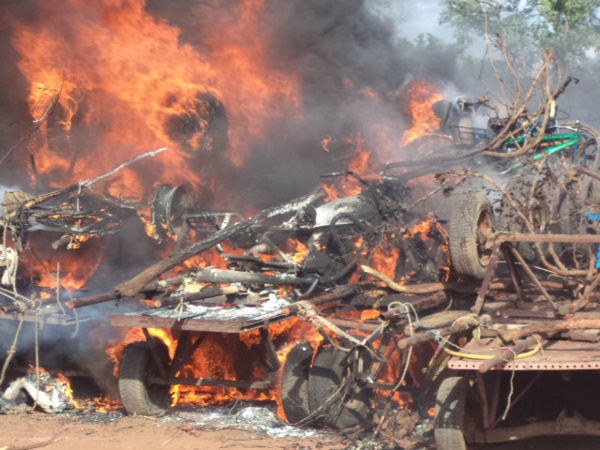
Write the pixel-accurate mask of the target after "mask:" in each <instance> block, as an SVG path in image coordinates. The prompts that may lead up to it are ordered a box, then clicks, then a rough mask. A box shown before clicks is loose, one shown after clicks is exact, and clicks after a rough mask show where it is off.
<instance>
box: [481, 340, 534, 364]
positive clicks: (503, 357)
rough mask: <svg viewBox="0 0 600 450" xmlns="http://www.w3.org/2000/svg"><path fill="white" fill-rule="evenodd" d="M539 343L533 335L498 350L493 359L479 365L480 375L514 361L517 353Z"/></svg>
mask: <svg viewBox="0 0 600 450" xmlns="http://www.w3.org/2000/svg"><path fill="white" fill-rule="evenodd" d="M540 341H541V338H540V337H539V336H536V335H533V336H529V337H528V338H526V339H523V340H521V341H518V342H516V344H515V345H513V346H512V347H508V348H503V349H500V350H498V351H497V352H496V353H495V354H494V356H493V358H491V359H488V360H486V361H483V362H482V363H481V364H480V365H479V371H480V372H481V373H485V372H487V371H488V370H490V369H493V368H494V367H496V366H499V365H500V364H503V363H505V362H507V361H510V360H512V359H515V358H516V356H517V355H518V354H519V353H521V352H523V351H525V350H527V349H529V348H531V347H533V346H534V345H536V344H539V343H540Z"/></svg>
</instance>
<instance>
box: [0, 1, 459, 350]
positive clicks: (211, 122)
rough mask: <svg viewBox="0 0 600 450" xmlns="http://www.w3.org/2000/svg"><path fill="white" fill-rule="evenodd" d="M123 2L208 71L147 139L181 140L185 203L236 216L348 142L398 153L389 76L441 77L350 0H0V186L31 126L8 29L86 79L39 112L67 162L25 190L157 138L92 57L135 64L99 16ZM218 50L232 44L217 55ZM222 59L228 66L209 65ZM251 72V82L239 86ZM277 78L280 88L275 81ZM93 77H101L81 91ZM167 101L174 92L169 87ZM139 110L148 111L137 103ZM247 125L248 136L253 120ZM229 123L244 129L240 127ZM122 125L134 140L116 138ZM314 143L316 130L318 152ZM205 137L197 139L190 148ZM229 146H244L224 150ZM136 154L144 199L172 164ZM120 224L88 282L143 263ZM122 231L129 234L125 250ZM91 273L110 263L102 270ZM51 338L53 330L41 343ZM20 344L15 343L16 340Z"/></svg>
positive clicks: (278, 198) (437, 66) (349, 154)
mask: <svg viewBox="0 0 600 450" xmlns="http://www.w3.org/2000/svg"><path fill="white" fill-rule="evenodd" d="M137 8H141V9H142V13H143V14H148V15H150V16H151V17H152V18H153V20H154V24H155V25H157V26H158V27H161V29H163V30H166V31H168V32H169V33H171V34H170V39H173V36H176V38H177V40H173V41H168V40H167V39H166V38H162V37H159V36H146V37H152V38H156V39H157V40H160V42H161V43H162V44H165V42H166V43H170V46H168V47H166V49H167V50H169V51H171V52H172V53H173V54H176V56H178V57H179V58H180V59H185V58H187V57H190V58H197V65H198V66H201V65H202V66H206V67H208V68H210V71H208V70H207V72H210V77H206V78H205V79H204V78H203V79H202V80H191V81H197V82H198V84H201V85H203V86H204V87H205V90H204V91H202V92H198V94H197V100H198V102H197V108H196V111H195V112H194V113H193V114H187V115H185V114H178V115H176V114H172V115H171V116H170V117H169V118H168V120H166V121H165V122H164V123H162V124H159V125H153V126H154V127H155V129H157V130H159V132H157V134H156V136H160V137H163V138H165V139H170V140H171V141H174V142H175V141H176V142H178V143H179V144H180V146H181V148H182V152H183V153H186V152H187V154H186V155H185V157H184V158H183V159H182V160H181V161H184V162H185V163H186V164H187V165H189V168H190V169H192V170H191V171H192V172H193V173H195V174H197V179H199V180H201V181H200V182H198V186H195V188H196V189H195V191H196V193H197V194H198V197H200V199H201V205H200V206H201V207H203V208H206V209H209V210H211V209H212V210H215V209H220V210H223V209H239V210H241V212H242V213H246V212H248V210H251V209H257V208H258V209H260V208H264V207H267V206H271V205H273V204H276V203H280V202H284V201H287V200H289V199H290V198H293V197H297V196H301V195H304V194H306V193H307V192H309V191H311V190H312V189H314V188H315V187H316V186H317V185H318V184H319V182H320V180H319V175H321V174H325V173H329V172H334V171H335V172H337V171H343V170H345V169H347V168H348V166H349V164H350V162H351V160H352V158H353V157H354V156H355V153H356V147H357V144H356V142H359V141H360V142H361V146H362V147H363V148H364V149H365V150H367V151H369V152H371V159H370V163H371V165H373V166H377V165H379V164H382V163H384V162H387V161H389V160H398V159H402V158H404V157H406V156H407V155H403V154H402V150H403V149H402V147H401V145H400V142H401V138H402V133H403V132H404V131H405V130H406V129H407V128H408V127H409V126H410V123H409V118H407V117H406V113H405V105H404V104H403V98H402V90H403V88H404V87H405V86H406V85H407V83H409V82H410V81H412V80H414V79H415V78H419V77H427V78H430V79H433V80H434V81H439V82H444V83H450V82H451V80H452V78H453V77H454V76H455V67H454V61H453V58H452V55H451V54H443V52H441V51H440V53H433V54H432V55H431V56H429V55H424V54H422V53H419V52H418V51H415V47H414V46H411V45H409V44H407V42H406V41H404V40H402V39H400V38H399V37H398V36H399V34H398V30H397V29H396V24H395V23H394V22H393V21H392V20H390V19H389V18H385V17H382V16H381V15H380V14H377V13H376V11H375V10H373V9H372V8H371V7H370V6H369V2H367V1H366V0H344V1H339V0H303V1H287V2H282V1H275V0H265V1H263V2H260V1H242V0H217V1H211V2H203V1H200V0H147V2H144V1H143V0H116V1H105V2H103V1H100V0H98V1H94V2H85V4H82V3H81V2H70V1H66V2H65V1H50V0H26V1H21V2H3V4H2V5H0V58H1V59H2V62H3V63H2V65H0V82H1V84H0V104H1V105H2V107H1V108H0V161H1V162H0V175H1V176H2V179H3V183H6V184H19V185H21V186H22V187H23V188H24V189H27V188H29V187H30V186H29V175H28V174H30V173H31V172H32V167H33V163H38V162H39V159H37V158H38V156H39V155H38V154H37V153H36V145H37V144H38V142H37V140H36V139H37V135H36V133H30V131H31V130H32V126H33V125H32V121H33V119H34V118H37V117H38V116H36V115H35V114H33V113H32V112H31V110H30V106H29V105H28V96H29V91H30V86H29V82H28V81H27V80H26V78H25V76H24V74H23V73H22V72H21V68H22V67H23V66H24V65H27V64H28V62H29V61H30V59H31V58H32V57H33V55H29V54H27V53H26V52H23V51H21V52H19V51H18V50H17V46H16V44H15V39H16V36H17V35H18V34H19V32H21V33H22V31H23V29H24V28H27V29H29V30H31V32H32V33H33V32H36V31H39V32H40V37H41V38H43V37H44V36H48V37H53V38H56V40H57V42H58V43H59V44H58V47H54V51H49V52H47V53H46V54H44V55H43V58H42V60H43V61H44V64H45V65H46V66H47V67H48V68H53V69H57V70H64V73H65V74H67V75H68V76H74V77H77V76H78V72H77V71H76V70H75V69H76V68H79V67H85V68H88V69H89V70H90V73H91V74H92V75H89V76H88V78H87V81H88V84H90V85H93V88H90V89H89V90H88V91H87V92H86V93H85V97H84V98H83V100H82V102H81V104H80V106H79V109H78V111H77V113H76V114H75V116H74V118H73V127H72V128H71V129H70V130H68V131H69V132H68V133H65V132H64V129H61V128H60V124H61V120H63V119H64V117H62V116H61V114H66V113H67V112H68V111H67V110H66V109H65V108H63V109H62V110H60V109H58V108H57V109H53V110H49V111H50V113H51V116H50V117H49V118H48V124H47V126H48V129H49V132H51V133H50V134H52V133H54V134H53V135H52V136H51V137H53V138H54V141H49V144H48V147H49V148H48V150H47V151H48V152H49V155H50V156H51V158H64V159H65V160H66V161H67V162H68V163H69V164H67V166H68V167H67V169H64V170H62V169H61V170H53V171H49V172H46V173H43V174H42V175H44V176H43V177H41V176H40V177H38V178H39V179H40V180H42V183H41V185H38V186H37V187H39V188H49V187H50V186H54V187H56V186H64V185H66V184H68V182H66V181H64V179H63V178H61V177H62V176H65V177H68V179H69V180H77V179H86V178H87V179H89V178H91V177H90V176H87V177H86V176H84V175H83V172H81V174H80V173H78V172H77V169H78V168H79V169H81V170H83V169H85V170H91V171H95V175H99V174H101V173H103V172H105V171H106V169H107V168H105V167H102V166H101V165H100V161H99V159H98V160H94V158H93V152H94V151H98V150H99V149H100V150H101V151H102V152H104V153H108V152H112V153H110V155H109V158H107V159H108V162H109V163H110V164H112V167H108V169H111V168H113V167H115V166H116V165H117V164H118V163H121V162H123V160H127V159H128V158H127V157H122V155H121V153H122V152H124V151H125V149H126V148H129V147H135V148H136V149H137V154H140V153H142V152H144V151H148V150H153V149H155V148H159V147H162V146H163V142H161V141H160V139H158V138H157V140H156V142H154V141H150V140H148V138H142V135H141V133H139V132H138V131H139V129H141V128H142V126H141V125H138V124H137V123H136V122H135V120H134V119H133V118H135V117H138V116H135V115H134V114H133V112H132V111H133V107H126V106H125V105H124V103H125V97H126V95H125V94H127V90H128V87H127V86H126V87H125V88H124V89H125V92H119V91H117V90H116V89H115V90H109V88H110V89H114V86H115V84H116V81H122V80H123V79H125V80H126V79H127V75H126V74H125V75H124V74H123V73H121V72H119V71H114V70H112V69H107V67H106V64H108V62H107V61H106V60H105V59H103V58H102V57H100V56H99V50H100V49H106V48H111V47H113V48H114V52H120V55H119V56H120V57H121V58H120V59H119V61H120V63H121V68H122V69H123V70H125V69H130V68H131V67H136V64H137V63H134V62H132V61H131V59H130V58H129V56H131V57H134V56H137V55H136V52H142V51H144V50H147V49H145V48H134V49H129V48H123V47H120V41H119V40H118V39H119V36H118V32H117V30H116V28H115V27H116V26H117V25H118V24H119V17H120V16H124V17H128V18H131V20H133V19H134V18H135V17H136V16H134V15H133V12H135V10H137ZM140 24H141V22H140ZM83 26H85V27H87V28H89V29H92V30H94V31H95V33H94V34H93V35H92V37H91V38H90V37H88V38H86V39H85V40H84V39H83V38H82V37H81V36H79V35H78V34H77V31H78V29H80V28H81V27H83ZM140 26H141V25H140ZM21 37H22V34H21ZM165 45H166V44H165ZM189 47H191V48H192V49H193V50H194V51H195V53H194V54H192V52H190V51H189ZM159 48H160V50H154V51H151V52H149V53H152V54H153V56H157V57H159V60H160V56H161V55H160V54H158V55H157V53H160V51H164V50H165V47H159ZM234 50H235V51H237V52H238V53H235V54H234V53H232V52H233V51H234ZM228 52H229V53H228ZM232 59H235V60H236V62H237V63H238V64H237V65H231V66H229V68H228V69H227V70H225V69H223V68H224V67H228V66H227V64H226V63H227V62H228V61H229V60H232ZM194 61H196V60H194ZM142 63H143V61H142ZM244 63H245V64H244ZM150 69H157V70H159V71H160V72H161V74H162V76H163V78H162V80H163V81H166V82H169V81H172V80H169V77H168V75H169V73H172V74H173V77H175V76H176V74H175V67H169V66H168V64H167V63H166V62H165V63H163V64H156V65H155V67H148V66H144V65H142V64H141V63H140V69H139V70H140V71H147V70H150ZM257 80H258V82H256V81H257ZM73 81H74V82H75V83H78V82H80V81H81V80H77V79H75V80H73ZM251 81H254V82H255V83H254V84H250V82H251ZM135 82H136V81H135V80H134V79H132V80H131V83H135ZM288 84H291V85H293V87H294V88H295V89H296V90H295V91H294V92H292V93H288V91H286V89H287V87H288ZM100 85H102V86H108V88H105V89H104V90H102V89H99V88H97V86H100ZM272 86H275V87H277V89H275V92H276V95H273V94H270V93H269V94H267V93H266V91H267V90H268V88H270V87H272ZM177 87H179V86H175V88H177ZM175 88H174V92H175V91H176V89H175ZM263 92H264V93H263ZM296 92H297V93H298V98H296V94H295V93H296ZM143 93H144V97H143V98H142V99H141V100H140V99H139V98H138V99H137V104H136V107H139V109H140V110H141V111H142V112H146V110H147V108H146V107H145V105H144V102H146V103H153V102H155V103H161V102H163V103H164V102H165V98H163V97H160V98H159V97H158V94H156V95H157V97H156V98H155V97H153V93H154V90H153V87H152V85H148V86H147V87H146V88H145V89H144V92H143ZM236 97H239V98H236ZM170 101H171V102H172V103H176V102H177V98H176V96H175V95H174V96H173V99H170ZM140 103H141V106H140ZM253 106H261V107H262V109H263V110H266V111H268V113H267V114H265V115H264V118H261V119H260V120H258V119H257V113H256V112H255V111H254V109H253V108H252V107H253ZM165 108H166V107H165ZM121 109H123V111H125V112H126V113H125V114H124V115H123V116H115V115H114V112H115V111H117V110H121ZM84 116H85V117H84ZM142 116H143V115H142ZM143 118H144V119H148V120H150V119H152V118H153V117H152V116H151V115H150V114H146V115H145V116H143ZM84 119H85V120H84ZM204 119H205V120H206V122H207V123H208V125H207V127H206V128H202V126H201V125H200V122H201V121H202V120H204ZM257 124H258V125H259V126H260V127H259V128H261V129H260V132H257V131H256V129H255V128H253V126H256V125H257ZM143 125H144V126H147V124H143ZM241 126H245V127H247V128H244V129H243V130H240V128H239V127H241ZM159 128H160V129H159ZM115 129H116V130H118V132H119V133H121V134H122V135H123V136H124V138H123V142H120V145H119V146H114V145H107V144H106V139H105V135H106V133H108V132H109V131H111V132H114V130H115ZM200 132H205V133H207V134H208V135H209V137H210V140H208V141H207V142H203V143H201V144H202V145H198V142H197V139H196V138H197V136H198V135H199V133H200ZM128 135H133V136H134V137H137V138H138V141H136V140H133V141H125V136H128ZM324 140H328V142H329V144H328V145H327V148H324V145H323V141H324ZM207 146H208V147H211V148H210V149H209V150H206V149H205V147H207ZM236 146H237V147H243V148H245V149H246V150H247V151H246V152H245V153H244V154H241V155H233V157H232V155H231V153H232V151H233V150H232V149H234V148H236ZM165 153H166V152H165ZM78 158H79V159H78ZM84 158H85V161H90V163H86V164H80V165H81V166H84V167H79V166H78V165H77V164H78V163H79V162H80V161H83V160H84ZM137 164H139V166H138V165H136V167H135V169H136V170H138V167H140V168H141V169H140V170H139V171H138V174H140V175H143V176H145V184H146V185H145V189H146V190H145V192H144V194H145V200H149V199H148V192H149V191H150V190H151V189H154V188H155V187H156V184H158V183H164V182H171V183H173V184H175V183H181V184H183V183H189V182H190V179H188V178H186V177H185V176H179V178H171V179H169V180H168V181H167V180H165V176H166V174H165V173H164V172H163V171H162V168H161V166H160V165H159V164H157V163H156V162H155V161H154V160H150V159H148V160H144V161H142V162H140V163H137ZM177 164H183V163H181V162H179V161H178V162H176V163H173V165H174V166H175V167H176V168H177ZM186 168H188V167H186ZM175 172H177V171H175ZM86 173H87V172H86ZM78 177H79V178H78ZM171 177H173V175H171ZM65 179H66V178H65ZM192 182H195V181H194V180H192ZM61 183H62V184H61ZM150 198H151V197H150ZM133 228H134V230H133V231H132V232H131V233H128V232H129V231H131V230H129V229H128V228H127V229H125V230H124V232H123V233H121V234H120V235H119V236H120V237H119V238H116V237H115V238H114V239H113V240H111V242H109V246H110V245H112V246H113V247H115V250H110V249H109V250H110V251H107V259H106V263H105V265H104V266H103V267H102V268H101V269H100V270H99V271H98V274H97V276H96V277H95V278H94V279H93V280H91V281H90V286H91V289H99V290H102V289H104V290H106V289H107V287H112V286H113V285H114V284H113V281H114V280H112V279H110V278H109V277H110V276H111V274H114V272H115V268H116V269H117V271H118V274H119V275H121V276H124V277H128V276H131V275H133V273H130V272H137V271H138V270H140V269H141V268H140V267H139V266H138V265H137V264H148V260H149V258H150V255H151V254H152V252H151V251H150V250H152V249H153V247H152V244H151V243H144V242H141V241H142V240H141V238H139V236H143V235H144V234H143V232H142V231H140V230H139V229H138V228H139V224H138V223H135V224H134V225H133ZM119 239H120V240H119ZM131 242H134V243H135V244H134V246H133V247H131ZM127 244H129V247H127ZM132 249H133V250H134V251H132ZM105 270H108V272H110V273H108V274H106V273H103V271H105ZM100 315H102V314H100ZM63 334H64V333H63ZM58 335H61V333H58ZM63 337H64V336H63ZM55 339H58V336H53V337H52V338H51V339H49V342H52V341H54V340H55ZM26 344H31V342H25V341H24V345H26ZM81 347H82V348H85V347H86V346H85V345H83V344H82V346H81ZM84 353H85V352H84Z"/></svg>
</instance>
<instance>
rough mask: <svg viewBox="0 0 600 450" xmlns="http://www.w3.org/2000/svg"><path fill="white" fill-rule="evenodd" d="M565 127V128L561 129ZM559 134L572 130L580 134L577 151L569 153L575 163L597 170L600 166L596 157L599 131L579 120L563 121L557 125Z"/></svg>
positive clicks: (599, 161)
mask: <svg viewBox="0 0 600 450" xmlns="http://www.w3.org/2000/svg"><path fill="white" fill-rule="evenodd" d="M562 128H566V129H567V130H562ZM557 131H558V132H559V133H560V134H564V133H565V132H573V131H575V132H576V133H578V134H580V142H579V145H578V146H577V152H576V154H575V155H573V152H571V153H570V154H569V156H571V158H572V160H573V162H574V163H575V164H578V165H581V166H584V167H586V168H588V169H590V170H593V171H597V170H598V168H599V167H600V158H599V157H597V156H598V155H597V153H598V145H599V142H600V131H598V130H596V129H595V128H594V127H591V126H589V125H586V124H583V123H580V122H563V123H560V124H559V125H558V127H557Z"/></svg>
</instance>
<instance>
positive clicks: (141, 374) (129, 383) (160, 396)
mask: <svg viewBox="0 0 600 450" xmlns="http://www.w3.org/2000/svg"><path fill="white" fill-rule="evenodd" d="M151 345H153V346H154V348H155V349H156V351H157V353H158V356H159V358H160V360H161V363H162V364H163V367H168V365H169V362H170V358H169V351H168V349H167V346H166V345H165V344H164V343H163V342H162V341H161V340H159V339H154V340H153V341H152V343H150V342H147V341H139V342H132V343H131V344H129V345H128V346H127V347H125V351H124V352H123V355H122V356H121V363H120V369H119V394H120V395H121V401H122V402H123V406H124V407H125V410H126V411H127V412H128V413H129V414H139V415H143V416H156V415H158V414H162V413H163V412H164V411H165V407H166V406H168V405H167V404H166V400H167V393H168V392H169V386H168V385H162V384H160V385H158V384H151V383H150V379H151V378H152V377H157V376H159V375H160V371H159V370H158V367H156V364H155V362H154V358H153V356H152V351H151V348H150V346H151Z"/></svg>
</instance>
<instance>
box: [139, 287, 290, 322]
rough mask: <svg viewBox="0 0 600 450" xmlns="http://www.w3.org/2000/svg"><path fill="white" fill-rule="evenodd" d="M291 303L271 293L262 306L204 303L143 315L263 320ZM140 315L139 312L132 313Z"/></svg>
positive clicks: (224, 319)
mask: <svg viewBox="0 0 600 450" xmlns="http://www.w3.org/2000/svg"><path fill="white" fill-rule="evenodd" d="M288 305H289V302H288V301H287V300H285V299H282V298H278V297H277V296H276V295H275V294H270V295H269V299H268V300H267V301H266V302H264V303H261V304H260V306H245V305H232V306H203V305H188V304H186V305H184V309H183V312H180V311H178V310H176V309H175V310H174V309H172V308H169V309H157V310H154V311H144V313H143V315H154V316H157V317H172V316H173V315H175V317H180V315H181V317H182V318H194V319H198V320H219V321H229V320H262V319H266V318H268V317H270V316H272V315H274V314H276V313H279V312H281V310H282V309H283V308H285V307H286V306H288ZM131 315H139V313H131Z"/></svg>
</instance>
